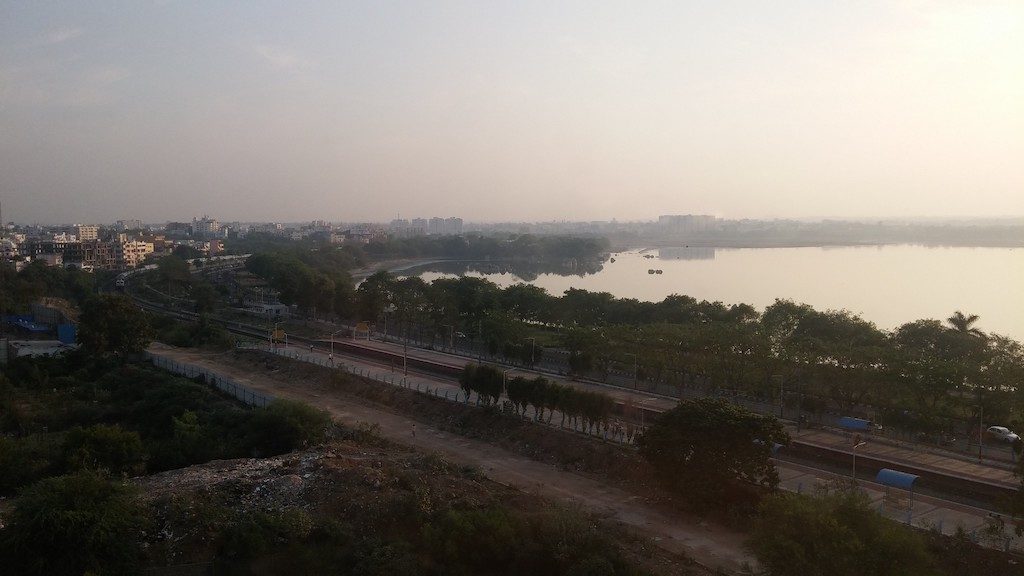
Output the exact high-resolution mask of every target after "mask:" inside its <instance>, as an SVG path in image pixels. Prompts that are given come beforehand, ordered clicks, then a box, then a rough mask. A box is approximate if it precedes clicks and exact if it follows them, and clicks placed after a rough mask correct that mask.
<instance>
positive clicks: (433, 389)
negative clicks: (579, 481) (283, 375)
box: [235, 342, 638, 445]
mask: <svg viewBox="0 0 1024 576" xmlns="http://www.w3.org/2000/svg"><path fill="white" fill-rule="evenodd" d="M235 348H236V349H239V350H255V351H259V352H266V353H270V354H276V355H277V356H282V357H284V358H290V359H292V360H297V361H299V362H307V363H310V364H315V365H317V366H321V367H324V368H330V369H334V370H340V371H342V372H345V373H347V374H351V375H353V376H359V377H361V378H367V379H369V380H374V381H376V382H380V383H382V384H387V385H389V386H395V387H398V388H404V389H406V390H411V391H413V392H418V393H420V394H425V395H427V396H432V397H434V398H438V399H441V400H446V401H448V402H455V403H459V404H471V405H475V406H482V405H484V404H485V400H484V399H483V398H481V397H480V395H478V394H475V393H471V394H470V396H469V398H466V393H465V392H463V391H461V390H453V389H451V387H449V386H441V385H432V384H431V383H429V382H420V381H417V380H414V379H411V378H409V377H407V376H403V375H401V374H397V373H391V372H386V371H379V370H371V369H369V368H364V367H361V366H356V365H352V364H348V363H345V362H339V361H332V360H331V359H330V358H323V357H319V356H317V355H315V354H308V353H306V352H302V351H297V350H295V349H293V348H286V347H281V346H271V345H270V344H268V343H261V342H251V343H239V344H236V345H235ZM498 408H499V409H500V410H501V411H502V412H504V413H506V414H509V415H513V416H520V417H524V418H525V416H523V415H521V414H517V413H516V412H515V411H514V410H513V409H512V405H511V403H509V402H507V401H506V402H503V403H501V404H500V405H499V406H498ZM550 416H551V417H550V418H547V419H540V420H537V419H532V421H534V422H536V423H539V424H543V425H546V426H549V427H552V428H557V429H560V430H565V431H571V432H575V433H578V434H582V435H587V436H593V437H595V438H600V439H602V440H607V441H609V442H617V443H620V444H627V445H631V444H632V443H633V440H634V439H635V436H636V432H638V430H634V429H632V428H631V427H629V426H627V425H625V424H624V423H612V424H610V425H608V426H605V427H598V426H594V427H588V426H586V425H585V424H583V423H582V422H580V421H579V420H571V421H570V422H568V423H566V424H565V425H563V422H562V418H561V414H560V413H558V412H554V413H551V414H550Z"/></svg>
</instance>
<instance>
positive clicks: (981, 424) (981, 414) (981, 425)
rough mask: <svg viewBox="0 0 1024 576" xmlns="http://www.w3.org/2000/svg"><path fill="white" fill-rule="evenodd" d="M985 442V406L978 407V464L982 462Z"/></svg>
mask: <svg viewBox="0 0 1024 576" xmlns="http://www.w3.org/2000/svg"><path fill="white" fill-rule="evenodd" d="M984 442H985V405H984V404H982V405H981V406H979V407H978V462H981V447H982V444H983V443H984Z"/></svg>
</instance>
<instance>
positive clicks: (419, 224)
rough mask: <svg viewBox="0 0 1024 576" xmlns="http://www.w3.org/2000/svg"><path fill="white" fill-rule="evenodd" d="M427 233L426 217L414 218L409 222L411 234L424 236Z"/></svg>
mask: <svg viewBox="0 0 1024 576" xmlns="http://www.w3.org/2000/svg"><path fill="white" fill-rule="evenodd" d="M426 233H427V221H426V219H424V218H413V220H412V223H410V224H409V235H410V236H423V235H424V234H426Z"/></svg>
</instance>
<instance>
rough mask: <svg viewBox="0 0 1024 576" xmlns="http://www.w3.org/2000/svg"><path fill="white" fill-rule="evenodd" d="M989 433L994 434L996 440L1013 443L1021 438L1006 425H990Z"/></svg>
mask: <svg viewBox="0 0 1024 576" xmlns="http://www.w3.org/2000/svg"><path fill="white" fill-rule="evenodd" d="M988 435H989V436H992V437H993V438H995V439H996V440H1000V441H1002V442H1009V443H1010V444H1013V443H1014V442H1016V441H1017V440H1020V436H1017V435H1016V434H1015V433H1013V432H1012V431H1011V430H1010V429H1009V428H1007V427H1006V426H989V427H988Z"/></svg>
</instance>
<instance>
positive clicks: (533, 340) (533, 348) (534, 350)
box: [527, 338, 537, 368]
mask: <svg viewBox="0 0 1024 576" xmlns="http://www.w3.org/2000/svg"><path fill="white" fill-rule="evenodd" d="M527 340H529V341H530V368H533V365H534V364H536V363H537V358H536V354H537V339H536V338H527Z"/></svg>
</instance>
